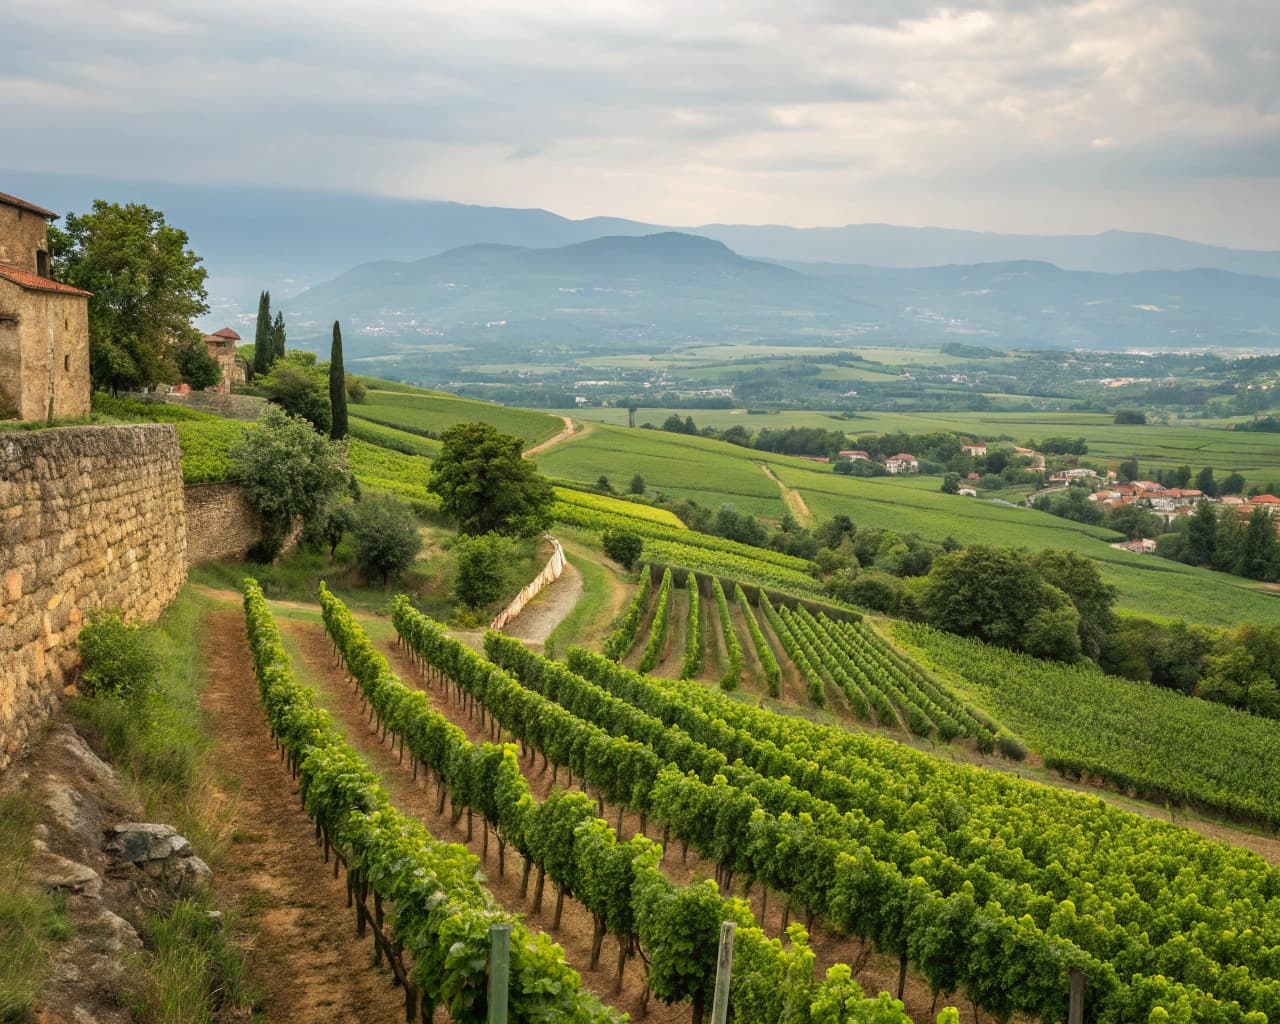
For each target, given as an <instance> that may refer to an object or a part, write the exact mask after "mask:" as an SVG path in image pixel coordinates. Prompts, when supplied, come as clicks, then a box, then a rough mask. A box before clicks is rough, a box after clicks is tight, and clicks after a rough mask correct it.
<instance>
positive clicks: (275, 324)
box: [271, 312, 285, 363]
mask: <svg viewBox="0 0 1280 1024" xmlns="http://www.w3.org/2000/svg"><path fill="white" fill-rule="evenodd" d="M284 336H285V330H284V314H283V313H280V312H277V313H276V318H275V319H274V320H273V321H272V322H271V361H272V362H273V363H274V362H275V361H277V360H279V359H283V358H284Z"/></svg>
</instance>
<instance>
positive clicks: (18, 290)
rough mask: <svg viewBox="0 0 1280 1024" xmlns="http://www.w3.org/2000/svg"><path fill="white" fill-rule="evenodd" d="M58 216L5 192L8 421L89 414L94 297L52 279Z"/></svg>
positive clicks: (0, 370) (1, 328)
mask: <svg viewBox="0 0 1280 1024" xmlns="http://www.w3.org/2000/svg"><path fill="white" fill-rule="evenodd" d="M57 216H58V215H57V214H56V213H54V212H53V211H51V210H46V209H44V208H42V207H39V206H36V205H35V204H33V203H28V202H27V201H25V200H23V199H19V198H17V197H16V196H11V195H8V194H7V193H4V192H0V416H5V415H13V414H15V413H16V414H17V416H18V418H19V419H24V420H42V419H45V418H46V417H48V416H50V415H53V416H59V417H74V416H85V415H87V414H88V412H89V293H88V292H85V291H81V290H80V289H79V288H72V287H71V286H70V285H65V284H60V283H58V282H57V281H55V280H53V278H52V277H51V276H50V265H49V237H48V236H49V232H48V227H49V221H50V220H55V219H56V218H57Z"/></svg>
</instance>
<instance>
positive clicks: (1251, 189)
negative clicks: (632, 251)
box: [0, 0, 1280, 249]
mask: <svg viewBox="0 0 1280 1024" xmlns="http://www.w3.org/2000/svg"><path fill="white" fill-rule="evenodd" d="M0 95H3V96H4V102H3V103H2V104H0V139H4V140H5V142H6V144H5V145H4V146H3V147H0V167H9V168H11V169H17V170H23V171H55V170H62V171H73V172H76V173H81V174H91V175H101V176H103V177H117V178H129V179H148V180H150V179H165V180H170V179H176V180H182V181H193V182H214V183H232V182H234V183H249V184H272V185H296V186H304V187H312V188H326V189H341V190H350V191H359V192H370V193H379V194H389V195H397V196H417V197H426V198H437V199H455V200H460V201H465V202H474V203H483V204H491V205H503V206H541V207H545V208H547V209H552V210H555V211H556V212H558V213H562V214H565V215H567V216H573V217H582V216H590V215H594V214H608V215H616V216H626V217H633V218H636V219H640V220H646V221H654V222H660V223H669V224H687V225H694V224H700V223H707V222H712V221H722V222H735V223H789V224H796V225H817V224H842V223H856V222H862V221H883V222H890V223H898V224H933V225H941V226H946V227H966V228H979V229H990V230H998V231H1026V232H1050V231H1054V232H1057V231H1070V232H1092V231H1098V230H1103V229H1106V228H1111V227H1117V228H1127V229H1134V230H1150V231H1161V232H1167V233H1171V234H1179V235H1182V236H1185V237H1191V238H1196V239H1201V240H1204V241H1211V242H1218V243H1222V244H1228V245H1239V246H1250V247H1257V248H1275V249H1280V0H1083V2H1078V0H1038V2H1037V0H1028V2H1020V0H988V2H980V3H974V2H966V0H958V2H957V3H954V4H949V5H939V4H935V3H932V2H928V0H867V2H860V0H774V2H762V0H632V2H621V0H572V2H570V0H534V2H529V0H520V2H509V0H465V2H462V3H459V2H457V0H450V2H447V3H444V2H437V0H355V2H352V0H344V2H342V3H333V2H329V0H307V2H300V0H283V2H282V0H254V2H252V3H251V2H248V0H185V2H170V3H162V2H159V0H155V2H138V0H117V2H107V0H4V3H3V7H2V9H0Z"/></svg>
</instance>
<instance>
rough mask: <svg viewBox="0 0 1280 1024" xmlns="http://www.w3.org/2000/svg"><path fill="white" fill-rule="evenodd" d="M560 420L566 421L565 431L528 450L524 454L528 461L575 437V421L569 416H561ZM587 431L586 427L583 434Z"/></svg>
mask: <svg viewBox="0 0 1280 1024" xmlns="http://www.w3.org/2000/svg"><path fill="white" fill-rule="evenodd" d="M560 418H561V419H562V420H564V429H563V430H562V431H560V433H558V434H556V435H555V437H549V438H547V439H546V440H545V441H543V442H542V443H541V444H535V445H534V446H533V447H532V448H528V449H526V450H525V452H524V457H525V458H526V459H531V458H533V457H534V456H535V455H537V454H538V453H539V452H545V451H546V450H547V449H548V448H550V447H551V446H552V445H557V444H559V443H560V442H561V441H567V440H569V438H571V437H573V435H574V433H575V432H576V430H577V428H576V427H575V426H574V425H573V420H571V419H569V417H568V416H561V417H560ZM587 429H588V428H587V427H586V426H584V427H583V433H586V431H587Z"/></svg>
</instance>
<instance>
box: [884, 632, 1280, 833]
mask: <svg viewBox="0 0 1280 1024" xmlns="http://www.w3.org/2000/svg"><path fill="white" fill-rule="evenodd" d="M894 632H895V635H896V636H897V638H898V639H899V641H900V642H901V643H903V644H904V646H906V647H908V648H910V649H912V650H915V651H917V652H919V654H920V655H921V656H922V657H923V658H926V659H927V660H928V661H929V662H930V663H932V664H933V665H935V666H937V667H938V668H939V669H940V670H941V671H943V672H946V673H948V674H950V675H953V676H956V677H959V678H960V679H962V680H963V681H964V685H965V687H966V688H968V689H969V690H971V691H972V692H973V693H974V695H975V696H976V697H978V698H979V699H980V700H981V701H982V702H983V704H984V705H986V706H987V707H990V708H991V709H992V710H993V711H994V712H995V713H996V714H998V715H1000V716H1001V718H1002V719H1003V720H1004V721H1005V722H1007V723H1008V725H1009V726H1010V727H1011V728H1012V729H1014V730H1015V731H1016V732H1017V733H1018V734H1019V735H1020V736H1023V737H1024V738H1026V739H1027V740H1028V741H1029V742H1030V743H1031V744H1032V746H1034V747H1035V749H1036V750H1037V751H1039V752H1040V753H1042V754H1043V756H1044V763H1045V766H1046V767H1048V768H1051V769H1055V770H1057V771H1059V772H1061V773H1062V774H1064V775H1066V776H1069V777H1071V778H1076V779H1080V778H1084V779H1098V780H1101V781H1102V782H1103V783H1104V784H1106V785H1110V786H1114V787H1117V788H1119V789H1121V790H1123V791H1129V792H1132V793H1134V794H1136V795H1138V796H1142V797H1146V798H1150V799H1155V800H1158V801H1161V802H1164V801H1173V802H1175V803H1179V804H1185V805H1190V806H1192V807H1200V808H1205V809H1209V810H1213V811H1217V812H1220V813H1226V814H1229V815H1235V816H1240V817H1243V818H1246V819H1248V820H1251V821H1258V822H1265V823H1267V824H1269V825H1270V826H1271V827H1273V828H1276V827H1280V723H1277V722H1276V721H1274V720H1271V719H1266V718H1258V717H1256V716H1254V715H1250V714H1247V713H1246V712H1243V711H1236V710H1234V709H1232V708H1228V707H1224V706H1223V705H1221V704H1212V703H1209V702H1208V701H1201V700H1196V699H1194V698H1189V697H1186V696H1184V695H1183V694H1181V693H1176V692H1174V691H1172V690H1164V689H1160V688H1159V687H1155V686H1149V685H1145V684H1142V683H1134V682H1130V681H1129V680H1126V679H1117V678H1115V677H1113V676H1108V675H1105V674H1104V673H1102V672H1101V671H1099V670H1098V669H1097V668H1096V667H1093V666H1091V665H1064V664H1061V663H1058V662H1045V661H1038V660H1037V659H1035V658H1029V657H1027V656H1025V655H1021V654H1014V653H1013V652H1011V651H1005V650H1002V649H1001V648H998V647H990V646H987V645H984V644H979V643H976V642H974V641H972V640H967V639H963V638H961V637H956V636H952V635H951V634H949V633H940V632H937V631H936V630H931V629H929V628H927V627H925V626H918V625H908V624H906V623H899V624H897V625H896V626H895V627H894Z"/></svg>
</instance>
